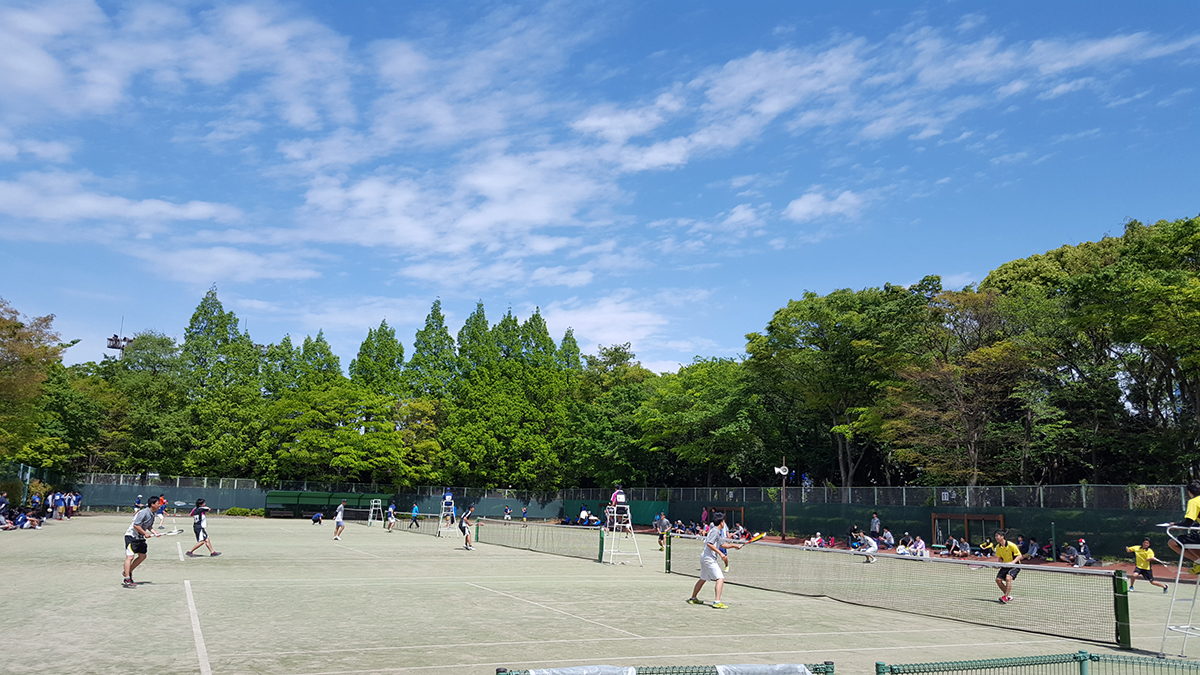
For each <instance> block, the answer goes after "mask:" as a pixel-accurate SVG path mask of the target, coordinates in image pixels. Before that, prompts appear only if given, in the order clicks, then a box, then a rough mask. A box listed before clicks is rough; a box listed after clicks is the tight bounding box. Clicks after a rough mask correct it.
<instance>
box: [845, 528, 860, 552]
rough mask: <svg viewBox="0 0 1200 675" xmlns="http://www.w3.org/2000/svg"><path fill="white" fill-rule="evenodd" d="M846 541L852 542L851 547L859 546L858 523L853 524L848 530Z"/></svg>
mask: <svg viewBox="0 0 1200 675" xmlns="http://www.w3.org/2000/svg"><path fill="white" fill-rule="evenodd" d="M846 541H848V542H850V548H851V549H855V548H858V525H857V524H855V525H851V526H850V529H849V530H846Z"/></svg>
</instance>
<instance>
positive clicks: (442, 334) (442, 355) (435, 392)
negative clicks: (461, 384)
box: [404, 300, 458, 398]
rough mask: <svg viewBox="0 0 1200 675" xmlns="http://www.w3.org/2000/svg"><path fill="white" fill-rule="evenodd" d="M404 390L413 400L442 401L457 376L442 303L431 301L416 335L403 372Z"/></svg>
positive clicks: (455, 355)
mask: <svg viewBox="0 0 1200 675" xmlns="http://www.w3.org/2000/svg"><path fill="white" fill-rule="evenodd" d="M404 375H405V378H406V379H407V381H408V388H409V391H411V392H412V393H413V394H414V395H416V396H421V397H433V398H445V397H447V396H448V395H449V394H450V392H451V391H452V389H453V386H454V383H455V379H456V378H457V376H458V355H457V354H456V353H455V350H454V338H453V337H451V336H450V331H449V330H448V329H447V328H446V318H445V317H444V316H443V315H442V301H441V300H434V301H433V307H431V308H430V310H429V315H428V316H427V317H426V318H425V326H424V327H423V328H422V329H421V330H419V331H417V336H416V339H415V340H414V342H413V355H412V358H411V359H409V361H408V367H406V368H405V369H404Z"/></svg>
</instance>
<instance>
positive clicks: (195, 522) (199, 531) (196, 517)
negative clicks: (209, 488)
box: [186, 499, 221, 558]
mask: <svg viewBox="0 0 1200 675" xmlns="http://www.w3.org/2000/svg"><path fill="white" fill-rule="evenodd" d="M208 510H209V509H208V507H207V506H205V505H204V500H203V499H197V500H196V508H194V509H192V531H193V532H195V533H196V545H195V546H193V547H192V550H190V551H188V552H187V554H186V555H187V557H189V558H195V557H196V549H198V548H200V547H201V546H207V547H208V555H209V556H211V557H213V558H215V557H217V556H219V555H221V554H220V553H217V552H216V551H214V550H213V547H212V542H211V541H209V540H208V516H207V515H205V514H207V513H208Z"/></svg>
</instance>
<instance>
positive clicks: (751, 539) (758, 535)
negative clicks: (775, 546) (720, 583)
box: [725, 532, 767, 572]
mask: <svg viewBox="0 0 1200 675" xmlns="http://www.w3.org/2000/svg"><path fill="white" fill-rule="evenodd" d="M765 536H767V533H766V532H759V533H757V534H755V535H754V536H752V537H750V538H749V539H747V540H746V542H745V543H743V544H740V545H739V546H738V548H741V547H742V546H749V545H750V544H753V543H754V542H756V541H758V540H759V539H762V538H763V537H765ZM725 560H726V563H725V571H726V572H728V571H729V562H728V560H729V558H728V557H726V558H725Z"/></svg>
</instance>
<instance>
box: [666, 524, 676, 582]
mask: <svg viewBox="0 0 1200 675" xmlns="http://www.w3.org/2000/svg"><path fill="white" fill-rule="evenodd" d="M673 538H674V537H672V536H671V533H670V532H668V533H667V555H666V558H667V562H666V566H667V569H666V572H667V574H670V573H671V539H673Z"/></svg>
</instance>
